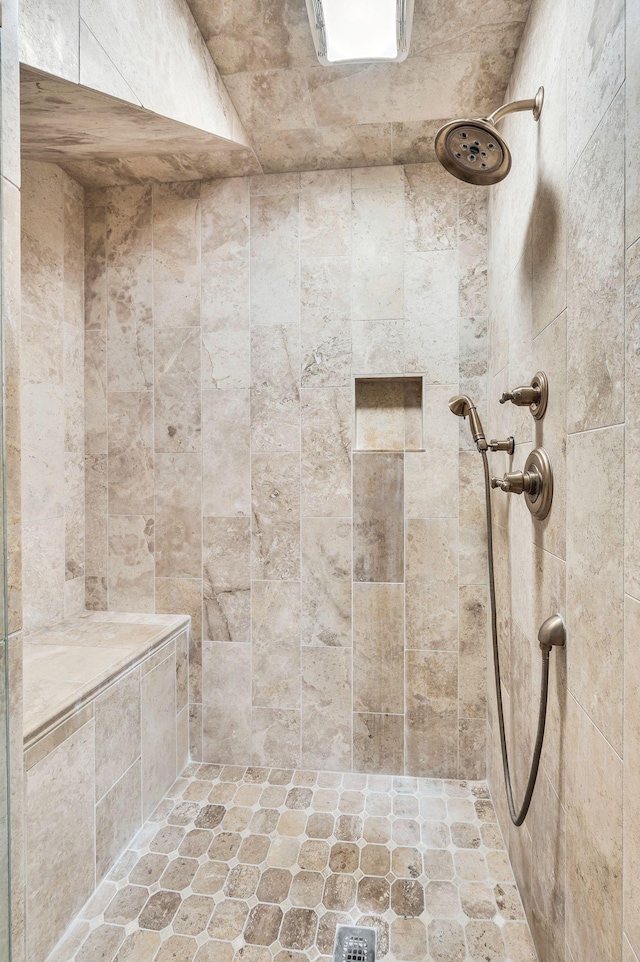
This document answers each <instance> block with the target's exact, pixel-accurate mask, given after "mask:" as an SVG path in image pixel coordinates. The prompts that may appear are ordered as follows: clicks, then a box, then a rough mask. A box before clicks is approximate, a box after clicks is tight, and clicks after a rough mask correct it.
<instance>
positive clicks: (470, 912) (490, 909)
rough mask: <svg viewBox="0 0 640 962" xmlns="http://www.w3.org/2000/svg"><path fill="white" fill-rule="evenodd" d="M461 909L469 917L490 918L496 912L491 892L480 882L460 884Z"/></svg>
mask: <svg viewBox="0 0 640 962" xmlns="http://www.w3.org/2000/svg"><path fill="white" fill-rule="evenodd" d="M460 902H461V904H462V911H463V912H464V914H465V915H466V916H467V917H468V918H470V919H492V918H493V917H494V916H495V914H496V904H495V902H494V900H493V892H492V891H491V889H490V888H489V886H488V885H483V884H482V883H481V882H465V883H464V884H463V885H461V886H460Z"/></svg>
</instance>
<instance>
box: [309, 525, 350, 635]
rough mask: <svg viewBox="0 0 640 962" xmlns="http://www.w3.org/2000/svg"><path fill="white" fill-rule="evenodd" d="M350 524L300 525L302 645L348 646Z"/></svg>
mask: <svg viewBox="0 0 640 962" xmlns="http://www.w3.org/2000/svg"><path fill="white" fill-rule="evenodd" d="M351 582H352V575H351V522H350V521H349V520H347V519H344V518H305V519H303V522H302V584H301V591H302V635H301V638H302V643H303V645H305V644H307V645H326V646H330V647H335V646H344V647H350V646H351V620H352V618H351Z"/></svg>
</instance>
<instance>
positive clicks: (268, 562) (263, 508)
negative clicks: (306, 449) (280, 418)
mask: <svg viewBox="0 0 640 962" xmlns="http://www.w3.org/2000/svg"><path fill="white" fill-rule="evenodd" d="M251 468H252V476H251V483H252V509H251V510H252V519H253V520H252V524H253V528H252V531H253V537H252V573H253V577H254V578H259V579H276V580H278V579H279V580H283V581H288V580H291V579H295V578H298V577H299V572H300V461H299V458H298V457H296V456H295V455H291V454H256V455H254V456H253V458H252V459H251Z"/></svg>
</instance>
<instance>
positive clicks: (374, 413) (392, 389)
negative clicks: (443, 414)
mask: <svg viewBox="0 0 640 962" xmlns="http://www.w3.org/2000/svg"><path fill="white" fill-rule="evenodd" d="M422 397H423V391H422V378H421V377H357V378H356V379H355V438H356V450H358V451H424V415H423V405H422Z"/></svg>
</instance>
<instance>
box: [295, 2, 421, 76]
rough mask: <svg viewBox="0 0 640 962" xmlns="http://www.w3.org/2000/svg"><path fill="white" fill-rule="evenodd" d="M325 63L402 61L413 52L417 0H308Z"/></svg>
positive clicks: (313, 33) (315, 36)
mask: <svg viewBox="0 0 640 962" xmlns="http://www.w3.org/2000/svg"><path fill="white" fill-rule="evenodd" d="M307 12H308V14H309V23H310V24H311V33H312V35H313V40H314V44H315V48H316V53H317V55H318V60H319V61H320V63H321V64H324V65H325V66H329V65H331V64H338V63H363V62H365V63H366V62H371V61H386V62H400V61H401V60H404V59H405V58H406V56H407V54H408V53H409V41H410V39H411V22H412V20H413V0H307Z"/></svg>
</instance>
